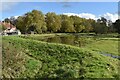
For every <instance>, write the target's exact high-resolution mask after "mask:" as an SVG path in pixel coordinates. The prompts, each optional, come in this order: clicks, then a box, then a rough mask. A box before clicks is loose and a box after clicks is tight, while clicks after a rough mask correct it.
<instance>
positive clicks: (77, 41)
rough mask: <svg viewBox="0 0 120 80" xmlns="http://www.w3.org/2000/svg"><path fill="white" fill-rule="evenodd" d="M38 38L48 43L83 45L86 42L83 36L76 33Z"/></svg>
mask: <svg viewBox="0 0 120 80" xmlns="http://www.w3.org/2000/svg"><path fill="white" fill-rule="evenodd" d="M40 40H41V41H46V42H50V43H62V44H68V45H74V46H78V47H82V46H85V43H86V40H85V38H84V37H80V36H78V35H67V36H54V37H45V38H44V39H40Z"/></svg>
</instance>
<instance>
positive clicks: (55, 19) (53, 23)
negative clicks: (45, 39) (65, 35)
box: [46, 12, 61, 32]
mask: <svg viewBox="0 0 120 80" xmlns="http://www.w3.org/2000/svg"><path fill="white" fill-rule="evenodd" d="M46 25H47V28H48V31H49V32H58V31H59V30H60V28H61V18H60V16H59V15H56V14H55V13H53V12H52V13H50V12H48V13H47V14H46Z"/></svg>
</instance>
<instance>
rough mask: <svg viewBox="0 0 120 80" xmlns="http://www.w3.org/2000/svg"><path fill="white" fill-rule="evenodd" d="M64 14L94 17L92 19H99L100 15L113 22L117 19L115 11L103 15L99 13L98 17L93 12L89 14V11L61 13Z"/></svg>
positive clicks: (87, 17)
mask: <svg viewBox="0 0 120 80" xmlns="http://www.w3.org/2000/svg"><path fill="white" fill-rule="evenodd" d="M63 14H64V15H68V16H71V15H73V16H79V17H81V18H86V19H89V18H90V19H94V20H97V19H99V18H100V17H104V18H106V19H107V20H111V21H112V22H115V21H116V20H117V19H118V14H117V13H115V14H111V13H105V14H103V15H99V16H98V17H97V16H95V15H94V14H91V13H80V14H76V13H63Z"/></svg>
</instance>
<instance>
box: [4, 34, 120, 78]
mask: <svg viewBox="0 0 120 80" xmlns="http://www.w3.org/2000/svg"><path fill="white" fill-rule="evenodd" d="M52 35H54V34H52ZM32 36H33V35H32ZM37 36H39V35H37ZM41 36H42V37H43V36H44V35H41ZM46 36H47V35H46ZM49 36H50V35H49ZM35 37H36V36H35ZM116 41H117V40H116ZM116 41H113V40H110V39H109V40H105V39H102V40H98V41H96V42H95V43H93V41H92V43H91V44H88V43H87V44H86V46H85V47H84V48H79V47H76V46H71V45H66V44H59V43H48V42H42V41H39V40H37V37H36V39H35V40H33V39H30V38H23V37H22V38H21V37H19V36H5V37H3V47H2V48H3V51H2V55H3V77H5V78H23V77H27V78H33V77H34V78H38V77H39V78H119V73H118V68H119V62H120V61H119V60H118V59H114V58H112V57H107V56H104V55H102V54H98V52H97V51H100V50H102V51H105V52H106V51H108V52H110V53H112V54H116V52H117V49H116V48H117V47H116V45H117V44H118V42H116ZM111 43H112V44H111ZM107 44H109V45H107ZM98 45H99V46H98ZM108 46H112V47H108ZM116 55H117V54H116Z"/></svg>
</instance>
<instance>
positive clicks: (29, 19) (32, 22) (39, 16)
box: [4, 10, 120, 34]
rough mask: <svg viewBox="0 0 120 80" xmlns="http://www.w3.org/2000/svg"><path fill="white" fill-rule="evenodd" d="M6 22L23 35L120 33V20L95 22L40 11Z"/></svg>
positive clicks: (12, 18) (99, 20) (6, 20)
mask: <svg viewBox="0 0 120 80" xmlns="http://www.w3.org/2000/svg"><path fill="white" fill-rule="evenodd" d="M4 22H7V23H9V22H10V23H11V24H12V25H14V26H16V27H17V29H19V30H20V31H21V32H22V33H31V32H34V33H36V34H40V33H90V32H94V33H96V34H105V33H116V32H118V33H120V27H119V25H120V19H118V20H116V22H114V23H113V22H112V21H110V20H107V19H105V18H104V17H101V18H100V19H98V20H93V19H85V18H80V17H78V16H67V15H63V14H60V15H57V14H56V13H54V12H48V13H47V14H43V13H42V12H41V11H39V10H32V11H31V12H27V13H25V14H24V15H23V16H19V17H18V18H17V19H15V17H11V18H10V19H8V18H6V19H4Z"/></svg>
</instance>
